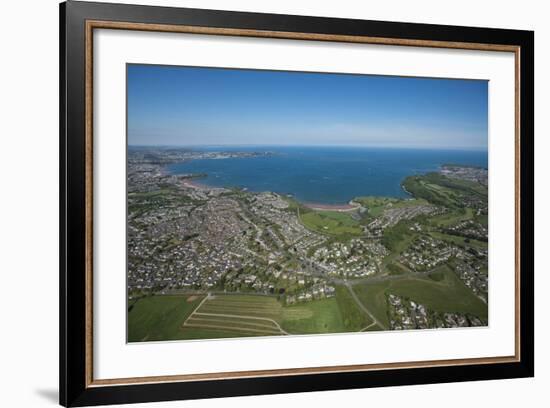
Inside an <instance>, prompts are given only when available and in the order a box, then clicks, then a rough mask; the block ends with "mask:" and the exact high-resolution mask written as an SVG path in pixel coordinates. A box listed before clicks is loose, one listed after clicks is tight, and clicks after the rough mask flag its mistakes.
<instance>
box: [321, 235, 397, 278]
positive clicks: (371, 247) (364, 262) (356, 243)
mask: <svg viewBox="0 0 550 408" xmlns="http://www.w3.org/2000/svg"><path fill="white" fill-rule="evenodd" d="M386 255H388V250H387V249H386V248H385V247H384V246H383V245H382V244H380V243H379V242H378V241H366V240H363V239H358V238H354V239H352V240H350V241H349V242H346V243H342V242H334V243H332V244H328V245H324V246H322V247H320V248H318V249H316V250H315V251H314V252H313V255H312V257H311V259H312V261H313V262H314V263H316V264H317V265H319V267H320V268H322V269H323V270H324V271H325V272H326V273H327V274H328V275H330V276H338V277H341V278H361V277H365V276H369V275H373V274H375V273H377V272H380V267H381V265H382V260H383V259H384V257H385V256H386Z"/></svg>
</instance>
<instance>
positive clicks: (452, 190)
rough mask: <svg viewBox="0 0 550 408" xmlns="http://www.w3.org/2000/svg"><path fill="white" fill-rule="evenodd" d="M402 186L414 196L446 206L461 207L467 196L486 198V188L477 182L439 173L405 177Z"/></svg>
mask: <svg viewBox="0 0 550 408" xmlns="http://www.w3.org/2000/svg"><path fill="white" fill-rule="evenodd" d="M403 186H404V187H405V189H406V190H407V191H408V192H409V193H411V194H412V195H413V196H414V197H416V198H423V199H425V200H427V201H429V202H431V203H433V204H437V205H442V206H445V207H448V208H463V207H464V206H465V205H464V203H465V202H467V201H468V199H469V198H477V199H480V200H487V195H488V192H487V188H486V187H485V186H483V185H481V184H479V183H476V182H473V181H469V180H462V179H456V178H449V177H445V176H443V175H442V174H439V173H428V174H425V175H422V176H410V177H407V178H406V179H405V180H404V181H403Z"/></svg>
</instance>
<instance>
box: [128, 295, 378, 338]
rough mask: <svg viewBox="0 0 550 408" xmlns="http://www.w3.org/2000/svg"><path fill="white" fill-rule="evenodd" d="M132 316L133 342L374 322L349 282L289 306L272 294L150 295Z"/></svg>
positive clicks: (337, 329)
mask: <svg viewBox="0 0 550 408" xmlns="http://www.w3.org/2000/svg"><path fill="white" fill-rule="evenodd" d="M128 322H129V324H128V340H129V341H130V342H138V341H158V340H180V339H201V338H203V339H208V338H229V337H248V336H275V335H285V334H315V333H342V332H349V331H360V330H361V329H363V328H365V327H366V326H368V325H369V324H370V323H372V321H371V320H370V319H369V318H368V317H367V316H366V315H364V313H363V312H362V311H361V310H360V309H359V308H358V307H357V305H356V304H355V303H354V301H353V299H352V298H351V297H350V296H349V293H348V292H347V289H346V288H345V287H339V288H338V295H337V297H334V298H327V299H320V300H313V301H309V302H303V303H299V304H296V305H290V306H283V305H282V304H281V302H279V301H278V300H277V298H276V297H274V296H256V295H214V296H210V297H208V298H207V299H205V298H204V296H200V297H196V296H193V297H190V296H185V295H173V296H150V297H145V298H142V299H139V300H138V301H137V302H136V303H135V305H134V306H133V307H132V308H131V310H130V312H129V313H128Z"/></svg>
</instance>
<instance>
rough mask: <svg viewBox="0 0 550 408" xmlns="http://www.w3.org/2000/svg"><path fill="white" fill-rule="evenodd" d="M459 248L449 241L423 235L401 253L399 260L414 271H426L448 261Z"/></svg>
mask: <svg viewBox="0 0 550 408" xmlns="http://www.w3.org/2000/svg"><path fill="white" fill-rule="evenodd" d="M459 250H460V249H459V248H457V247H455V246H453V245H451V244H449V243H448V242H445V241H442V240H439V239H435V238H432V237H431V236H429V235H421V236H419V237H417V238H415V239H414V241H413V242H412V243H411V245H410V246H409V247H408V248H407V249H406V250H405V251H403V252H402V253H401V255H400V257H399V261H400V262H401V263H402V264H403V265H405V266H407V267H408V268H409V269H411V270H413V271H417V272H424V271H429V270H431V269H433V268H435V267H436V266H438V265H440V264H442V263H445V262H447V261H448V260H449V258H450V257H451V256H453V255H456V254H457V251H459Z"/></svg>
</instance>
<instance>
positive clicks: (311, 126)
mask: <svg viewBox="0 0 550 408" xmlns="http://www.w3.org/2000/svg"><path fill="white" fill-rule="evenodd" d="M487 91H488V83H487V82H486V81H474V80H451V79H429V78H404V77H389V76H369V75H346V74H319V73H303V72H277V71H259V70H237V69H223V68H193V67H170V66H155V65H128V90H127V92H128V143H129V144H130V145H181V146H193V145H250V144H252V145H344V146H348V145H349V146H357V145H362V146H379V147H413V148H414V147H415V148H449V149H478V150H479V149H481V150H485V149H487V134H488V129H487V126H488V123H487V112H488V100H487V97H488V92H487Z"/></svg>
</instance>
